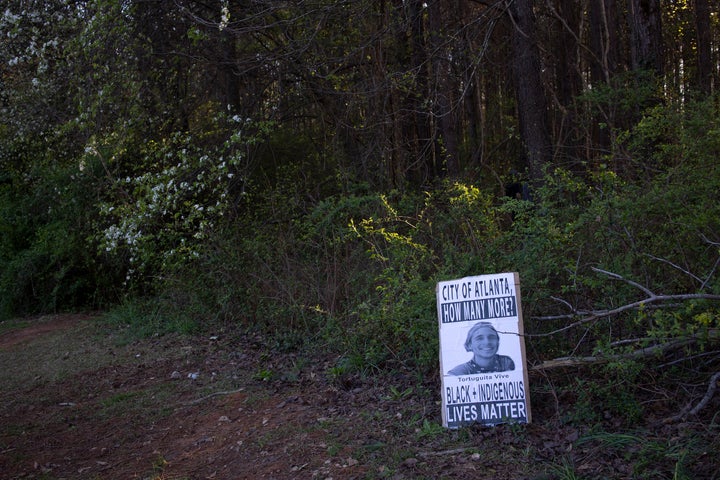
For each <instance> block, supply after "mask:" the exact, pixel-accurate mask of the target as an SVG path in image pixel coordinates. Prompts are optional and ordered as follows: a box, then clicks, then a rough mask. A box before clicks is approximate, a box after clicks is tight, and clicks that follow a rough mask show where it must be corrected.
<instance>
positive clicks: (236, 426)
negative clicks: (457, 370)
mask: <svg viewBox="0 0 720 480" xmlns="http://www.w3.org/2000/svg"><path fill="white" fill-rule="evenodd" d="M0 326H2V325H1V324H0ZM121 333H122V332H121V331H119V330H118V329H117V328H112V329H111V328H109V327H108V326H107V325H105V324H103V323H102V322H100V321H99V320H98V319H97V318H96V317H94V316H92V315H77V316H58V317H46V318H42V319H35V320H31V321H28V322H25V323H19V324H17V325H16V327H15V328H13V329H11V330H10V331H6V332H5V333H3V334H0V384H1V385H2V386H3V387H2V391H1V392H0V425H1V427H0V479H3V480H4V479H30V478H36V479H46V480H47V479H123V480H127V479H156V480H160V479H228V480H230V479H245V478H247V479H257V478H266V479H305V478H307V479H373V478H390V479H413V478H474V479H493V480H503V479H512V480H520V479H540V478H544V479H553V478H558V479H560V478H580V477H582V478H588V479H590V478H632V477H633V475H632V474H633V468H635V467H634V465H633V463H632V462H628V461H623V460H622V458H623V454H624V453H625V452H623V451H617V450H611V451H600V450H599V449H598V447H597V444H596V443H593V442H584V443H583V442H580V441H579V439H581V437H582V435H583V434H584V432H583V431H581V430H579V429H577V428H576V427H573V426H571V425H569V424H560V423H557V422H555V421H554V420H553V414H552V410H549V409H547V410H546V409H544V407H543V405H545V404H547V405H550V402H549V401H547V400H550V397H547V398H543V397H542V396H537V394H536V398H535V400H536V402H535V403H536V405H534V412H535V414H536V418H539V419H540V421H536V422H535V423H534V424H533V425H527V426H516V427H510V426H501V427H496V428H490V429H488V428H480V427H478V428H467V429H463V430H460V431H447V430H444V429H442V428H441V427H440V426H439V425H438V422H439V418H440V412H439V405H438V403H437V399H436V396H437V395H435V392H434V389H435V388H436V386H435V385H433V383H432V382H429V383H428V384H427V385H425V386H423V385H419V384H418V383H417V382H416V381H414V380H412V379H402V378H383V379H372V378H365V379H360V378H350V379H344V381H342V382H338V381H337V379H334V378H333V377H332V375H329V373H328V372H331V371H332V370H331V366H332V365H333V363H332V362H333V361H334V359H323V358H319V357H313V358H308V357H303V356H301V355H299V354H297V353H284V354H281V355H280V354H277V353H274V352H273V351H272V349H271V348H269V347H268V346H267V343H268V342H266V341H265V339H263V338H262V337H260V336H257V335H247V334H241V333H239V332H232V331H221V332H218V333H217V334H216V335H211V336H206V337H192V338H191V337H180V336H172V335H168V336H165V337H161V338H150V339H145V340H141V341H130V342H128V341H127V339H125V338H124V337H123V335H122V334H121ZM541 402H542V403H541ZM563 471H566V473H568V472H571V473H577V474H582V475H578V476H576V477H568V476H566V475H564V474H563ZM695 478H700V477H695ZM708 478H710V477H708Z"/></svg>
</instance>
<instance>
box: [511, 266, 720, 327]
mask: <svg viewBox="0 0 720 480" xmlns="http://www.w3.org/2000/svg"><path fill="white" fill-rule="evenodd" d="M593 270H594V271H596V272H599V273H602V274H604V275H607V276H608V277H610V278H612V279H614V280H620V281H623V282H625V283H627V284H629V285H632V286H633V287H636V288H638V289H640V290H642V291H643V292H645V294H646V295H647V297H646V298H644V299H642V300H638V301H636V302H632V303H628V304H627V305H622V306H620V307H617V308H613V309H608V310H592V311H583V310H576V309H575V308H573V307H572V305H570V303H568V302H566V301H565V300H562V299H557V298H554V300H556V301H559V302H561V303H563V304H565V305H566V306H568V307H569V308H570V309H571V310H572V311H571V312H570V313H569V314H565V315H554V316H550V317H534V319H535V320H560V319H569V318H577V317H582V318H580V320H578V321H576V322H573V323H571V324H569V325H565V326H564V327H562V328H558V329H556V330H553V331H552V332H546V333H530V334H528V333H526V334H525V336H526V337H549V336H552V335H556V334H558V333H562V332H565V331H567V330H570V329H572V328H576V327H579V326H582V325H585V324H586V323H590V322H594V321H596V320H599V319H601V318H605V317H610V316H613V315H617V314H619V313H622V312H625V311H627V310H634V309H638V308H644V307H645V306H647V305H654V304H658V303H666V302H678V301H686V300H720V295H713V294H704V293H686V294H677V295H662V294H656V293H654V292H652V291H651V290H650V289H648V288H647V287H644V286H642V285H640V284H639V283H637V282H635V281H633V280H628V279H627V278H625V277H623V276H622V275H618V274H617V273H612V272H608V271H606V270H602V269H599V268H595V267H593Z"/></svg>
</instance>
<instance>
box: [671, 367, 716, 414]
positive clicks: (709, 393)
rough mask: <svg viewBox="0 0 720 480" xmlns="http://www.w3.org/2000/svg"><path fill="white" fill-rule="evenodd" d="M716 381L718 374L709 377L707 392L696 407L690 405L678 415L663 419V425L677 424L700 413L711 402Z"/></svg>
mask: <svg viewBox="0 0 720 480" xmlns="http://www.w3.org/2000/svg"><path fill="white" fill-rule="evenodd" d="M718 380H720V372H716V373H715V374H714V375H713V376H712V377H710V383H709V384H708V388H707V391H706V392H705V395H704V396H703V398H702V399H700V401H699V402H698V404H697V405H695V406H694V407H691V405H692V403H690V404H688V405H687V406H686V407H685V408H683V410H682V411H681V412H680V413H678V414H677V415H674V416H672V417H670V418H667V419H665V421H664V423H674V422H679V421H680V420H684V419H686V418H688V417H692V416H695V415H697V414H698V413H700V410H702V409H703V408H705V406H706V405H707V404H708V403H709V402H710V400H712V397H713V395H715V390H717V383H718Z"/></svg>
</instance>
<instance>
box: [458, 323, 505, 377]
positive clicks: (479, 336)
mask: <svg viewBox="0 0 720 480" xmlns="http://www.w3.org/2000/svg"><path fill="white" fill-rule="evenodd" d="M499 348H500V335H499V334H498V332H497V330H496V329H495V327H494V326H493V325H492V324H491V323H490V322H478V323H476V324H475V325H473V327H472V328H471V329H470V330H469V331H468V333H467V338H466V339H465V350H466V351H467V352H470V353H472V357H471V358H470V360H468V361H467V362H465V363H462V364H460V365H458V366H456V367H454V368H452V369H451V370H450V371H449V372H448V375H472V374H476V373H492V372H507V371H510V370H515V362H513V359H512V358H510V357H508V356H507V355H499V354H498V349H499Z"/></svg>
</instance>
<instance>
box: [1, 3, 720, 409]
mask: <svg viewBox="0 0 720 480" xmlns="http://www.w3.org/2000/svg"><path fill="white" fill-rule="evenodd" d="M4 5H5V6H4V7H3V11H2V12H0V13H1V16H0V59H1V60H2V61H1V62H0V75H1V77H0V78H1V82H2V88H1V89H0V92H1V93H0V108H1V109H2V117H1V118H0V165H1V166H2V169H1V170H0V230H1V235H0V316H2V317H3V318H9V317H13V316H21V315H30V314H37V313H42V312H56V311H63V310H77V309H102V310H109V311H111V312H113V313H112V315H114V316H115V317H116V318H118V319H120V321H121V322H124V323H129V324H134V325H135V326H136V328H138V329H139V330H140V331H141V332H144V333H145V334H151V333H163V332H168V331H175V330H181V331H189V332H192V331H198V330H202V329H209V328H220V327H221V326H223V325H225V326H227V325H238V324H239V325H241V326H242V327H243V328H249V329H263V330H264V331H267V332H273V335H274V337H273V338H275V339H276V340H275V341H276V342H277V345H278V348H299V347H301V346H303V345H307V344H308V343H310V344H313V345H322V346H323V348H325V349H327V350H328V351H333V352H337V353H338V355H339V358H340V360H339V361H338V365H337V367H336V368H337V370H336V372H335V373H343V372H346V371H352V372H361V373H368V372H373V371H376V372H379V371H384V370H386V369H391V370H392V369H402V370H407V371H409V372H414V373H415V374H418V376H419V377H422V378H430V377H432V376H433V375H434V374H435V373H436V370H437V324H436V316H435V315H436V314H435V297H434V287H435V284H436V282H437V281H439V280H444V279H448V278H458V277H461V276H465V275H477V274H483V273H494V272H503V271H518V272H519V273H520V278H521V281H522V289H523V290H522V294H523V306H524V313H525V322H526V326H525V330H526V332H527V333H528V334H529V335H530V336H529V337H528V339H527V341H528V345H529V346H528V354H529V357H530V358H529V361H530V362H531V363H532V364H539V363H540V362H542V361H545V360H549V359H552V358H556V357H565V356H568V355H571V354H572V355H577V356H582V357H583V358H585V359H586V360H587V359H588V358H589V357H593V356H594V355H596V354H598V352H602V353H603V355H606V356H607V357H605V358H611V359H623V361H622V362H620V363H618V364H617V365H620V366H617V365H615V364H612V365H615V366H616V367H617V368H615V369H614V370H613V369H607V370H603V371H602V375H603V376H604V377H603V378H605V379H606V380H607V379H608V378H609V379H614V380H619V379H620V380H621V383H622V384H623V385H625V386H626V388H625V390H623V391H627V395H628V398H630V397H631V396H632V395H633V394H634V393H635V392H636V389H637V383H636V380H637V379H638V378H640V372H641V371H642V368H644V367H642V365H640V366H638V365H639V364H637V363H636V362H637V361H638V360H637V358H636V357H634V356H632V355H633V352H636V351H638V349H641V348H645V347H649V346H656V347H658V348H660V347H662V351H663V352H664V353H665V354H666V355H669V356H671V357H673V358H674V359H675V360H679V361H680V363H678V364H676V365H678V366H679V367H678V368H682V369H685V370H683V374H684V375H688V376H695V377H693V378H696V379H697V380H698V381H697V383H696V384H697V385H699V387H698V388H700V389H702V388H704V387H705V386H706V385H705V383H704V382H705V381H706V380H707V375H708V372H712V371H713V369H717V368H718V353H717V343H716V342H715V340H717V335H716V333H715V332H717V327H718V304H717V297H716V295H718V294H720V283H719V282H718V276H717V273H718V272H717V269H718V263H719V261H720V260H719V259H720V249H719V248H718V247H719V246H720V225H719V223H720V201H719V200H720V198H719V194H718V192H719V191H720V188H719V187H720V165H719V164H718V156H719V155H720V124H719V123H720V115H719V112H718V97H717V91H718V81H719V74H718V72H719V65H720V59H719V58H718V47H719V46H720V18H719V17H718V15H719V14H718V10H717V6H715V5H714V4H713V3H712V2H708V1H707V0H694V1H690V0H687V1H681V0H678V1H669V0H665V1H660V0H643V1H640V0H604V1H576V0H572V1H571V0H543V1H534V2H533V1H530V0H513V1H470V0H442V1H440V0H429V1H416V0H407V1H405V0H372V1H365V0H357V1H264V0H248V1H232V0H227V1H208V2H196V1H187V0H173V1H164V0H157V1H149V0H141V1H131V0H98V1H87V2H82V1H63V0H55V1H27V0H22V1H21V0H8V1H6V2H5V3H4ZM640 300H646V301H645V302H644V303H635V302H639V301H640ZM570 325H573V327H572V328H568V326H570ZM559 332H560V333H559ZM681 338H682V339H686V340H687V339H690V340H691V341H692V343H693V346H694V347H695V348H696V349H700V350H703V349H704V350H703V352H705V353H706V354H705V355H704V356H702V357H701V358H702V361H695V360H693V359H694V358H695V357H694V355H695V354H697V352H698V351H699V350H692V351H690V350H687V349H674V348H672V347H673V345H674V343H673V342H675V341H676V340H677V339H681ZM707 352H714V353H711V354H707ZM627 355H630V356H627ZM588 361H589V360H588ZM668 361H669V360H668ZM615 383H617V382H615ZM608 384H612V382H610V383H608V382H605V383H603V384H602V385H608ZM616 388H619V387H616ZM698 391H699V390H698ZM588 395H591V394H590V393H588ZM603 395H609V392H608V391H606V390H603V388H602V386H597V387H596V389H595V390H592V396H593V397H592V400H593V401H596V400H597V399H598V398H602V397H603ZM608 398H610V397H608ZM612 398H617V395H615V396H614V397H612ZM581 400H582V399H581ZM678 402H680V400H678ZM621 403H622V405H626V403H627V402H625V401H624V400H623V402H621ZM613 405H615V407H617V409H618V410H619V411H620V410H622V411H623V412H624V413H623V414H622V415H625V416H629V417H632V416H633V415H639V414H640V411H641V410H640V408H639V407H638V408H637V409H636V410H633V409H627V408H625V407H624V406H623V407H622V409H621V408H620V404H619V403H615V404H612V402H611V406H610V407H609V408H612V407H613ZM592 414H593V411H592V409H588V410H587V411H585V415H592Z"/></svg>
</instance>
